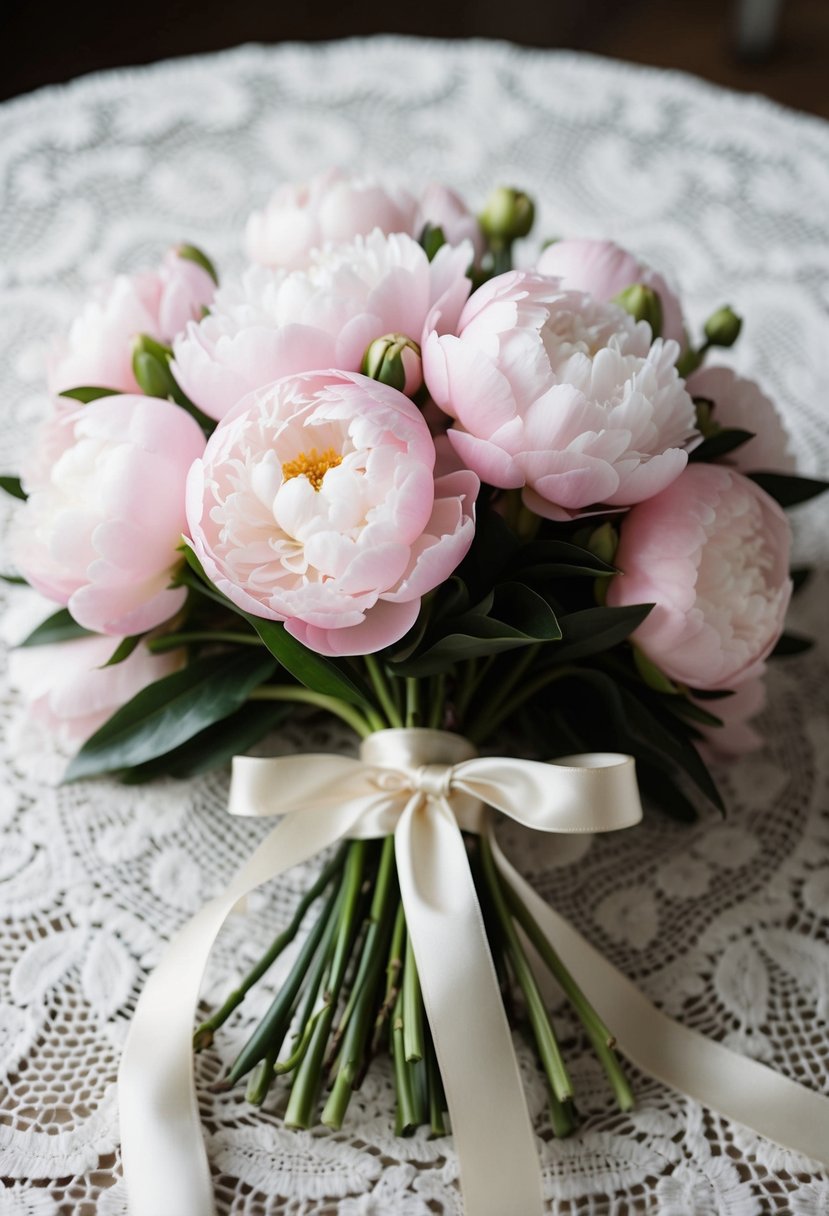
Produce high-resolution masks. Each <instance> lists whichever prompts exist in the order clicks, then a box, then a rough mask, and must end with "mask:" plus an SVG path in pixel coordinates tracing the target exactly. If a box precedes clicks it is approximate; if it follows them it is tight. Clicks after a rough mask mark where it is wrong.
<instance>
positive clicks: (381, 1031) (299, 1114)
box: [194, 836, 633, 1136]
mask: <svg viewBox="0 0 829 1216" xmlns="http://www.w3.org/2000/svg"><path fill="white" fill-rule="evenodd" d="M466 841H467V848H468V851H469V856H470V864H471V867H472V872H473V875H474V878H475V884H476V888H477V893H478V898H479V900H480V903H481V907H482V910H483V914H484V923H485V925H486V930H487V937H488V941H489V945H490V950H491V953H492V958H493V963H494V965H495V969H496V973H497V975H498V978H499V982H500V985H501V988H502V995H503V999H504V1002H505V1006H506V1008H507V1010H508V1011H510V1012H511V1013H512V1014H513V1017H512V1020H513V1021H515V1020H516V1019H515V1016H514V1015H515V1009H516V1004H515V1002H514V999H513V998H514V995H515V994H516V992H520V994H521V998H522V1000H521V1002H520V1007H521V1008H522V1009H523V1019H524V1021H525V1024H526V1028H527V1030H528V1032H529V1035H530V1037H531V1039H532V1041H533V1042H534V1044H535V1048H536V1050H537V1054H538V1058H539V1060H540V1063H541V1065H542V1067H543V1070H544V1073H545V1075H546V1079H547V1083H548V1094H549V1105H550V1117H551V1123H552V1127H553V1131H554V1132H555V1134H556V1135H557V1136H567V1135H569V1134H570V1133H571V1132H572V1131H573V1130H574V1128H575V1126H576V1110H575V1105H574V1100H573V1099H574V1095H573V1086H572V1082H571V1079H570V1076H569V1073H568V1071H567V1067H566V1064H565V1062H564V1059H563V1056H562V1052H561V1047H560V1044H559V1040H558V1037H557V1035H556V1032H555V1029H554V1026H553V1022H552V1019H551V1017H550V1013H549V1011H548V1009H547V1007H546V1005H545V1002H544V1000H543V997H542V994H541V990H540V987H539V982H538V978H537V975H536V972H535V971H534V969H533V965H532V963H531V961H530V958H529V956H528V951H527V948H526V943H527V942H529V943H531V944H532V946H533V947H534V948H535V951H536V953H537V957H538V958H540V959H541V960H542V961H543V964H544V966H545V967H546V968H547V969H548V970H549V971H550V973H551V974H552V976H553V977H554V979H555V980H556V982H557V984H558V986H559V988H560V989H561V991H562V992H563V994H564V996H565V997H566V998H567V1000H568V1001H569V1002H570V1004H571V1006H572V1008H573V1010H574V1011H575V1013H576V1014H577V1016H578V1019H579V1021H580V1022H581V1025H582V1028H583V1031H584V1034H585V1035H586V1037H587V1039H588V1040H589V1042H590V1044H591V1046H592V1048H593V1050H594V1051H595V1053H596V1055H597V1057H598V1059H599V1061H600V1063H601V1065H602V1067H603V1069H604V1071H605V1074H606V1076H607V1079H608V1081H609V1083H610V1085H611V1087H612V1089H613V1092H614V1094H615V1097H616V1101H617V1102H618V1104H619V1107H620V1108H621V1109H622V1110H627V1109H629V1108H630V1107H631V1106H632V1105H633V1095H632V1093H631V1089H630V1086H629V1084H628V1081H627V1079H626V1077H625V1075H624V1072H623V1071H622V1068H621V1065H620V1063H619V1060H618V1058H617V1056H616V1052H615V1050H614V1040H613V1036H612V1035H611V1033H610V1031H609V1030H608V1029H607V1027H606V1026H605V1025H604V1023H603V1022H602V1020H601V1019H600V1017H599V1016H598V1014H597V1013H596V1012H595V1010H594V1009H593V1008H592V1007H591V1006H590V1004H589V1002H588V1001H587V999H586V997H585V996H584V993H583V992H582V991H581V990H580V989H579V987H578V985H577V984H576V983H575V981H574V980H573V978H572V976H571V975H570V974H569V972H568V971H567V970H566V968H565V967H564V965H563V964H562V962H561V960H560V959H559V957H558V956H557V955H556V953H555V951H554V950H553V949H552V947H551V946H550V943H549V942H548V941H547V939H546V937H545V936H544V934H543V933H542V931H541V929H540V928H539V926H538V925H537V923H536V922H535V920H534V919H533V917H532V915H531V913H530V911H529V909H528V908H527V907H526V905H525V904H524V902H523V901H522V900H521V898H520V896H519V895H518V893H517V892H516V891H515V890H514V889H513V888H512V887H511V885H510V884H509V883H508V882H507V881H506V880H505V878H504V876H503V875H502V874H501V873H500V872H499V870H498V869H497V867H496V864H495V860H494V857H493V854H492V849H491V846H490V844H489V841H488V840H487V838H486V837H485V836H467V837H466ZM314 905H319V910H318V911H317V913H316V916H315V918H314V917H312V916H311V915H310V910H311V908H312V906H314ZM306 919H308V921H309V922H310V925H309V927H308V928H307V930H306V932H305V935H304V937H303V939H302V944H301V946H300V947H299V949H298V951H297V953H296V957H295V960H294V963H293V965H292V967H291V969H290V971H289V974H288V976H287V978H286V979H285V981H284V983H283V984H282V986H281V988H280V989H279V992H278V993H277V995H276V997H275V998H274V1000H273V1002H272V1004H271V1006H270V1008H269V1009H268V1011H267V1012H266V1014H265V1016H264V1017H263V1019H262V1020H261V1022H260V1023H259V1025H258V1026H257V1028H256V1030H255V1031H254V1032H253V1034H252V1035H251V1037H250V1038H249V1040H248V1041H247V1043H246V1044H245V1046H244V1047H243V1048H242V1050H241V1052H240V1053H239V1055H238V1056H237V1058H236V1059H235V1061H234V1062H233V1064H232V1065H231V1067H230V1069H229V1070H228V1072H227V1074H226V1076H225V1077H224V1078H223V1079H222V1080H221V1081H219V1082H218V1087H219V1088H221V1089H229V1088H231V1087H232V1086H234V1085H236V1084H238V1083H239V1082H240V1081H241V1080H242V1079H243V1078H244V1077H247V1078H248V1083H247V1097H248V1099H249V1101H251V1102H253V1103H255V1104H257V1105H261V1104H262V1103H263V1102H264V1101H265V1099H266V1097H267V1095H268V1093H269V1091H270V1089H271V1086H272V1085H273V1084H274V1082H275V1081H276V1079H277V1078H278V1077H283V1078H285V1079H286V1082H287V1084H288V1086H289V1091H288V1096H287V1106H286V1109H285V1117H284V1118H285V1123H286V1125H287V1126H288V1127H293V1128H308V1127H310V1126H312V1125H313V1124H314V1123H315V1122H317V1121H318V1120H319V1121H320V1122H322V1123H323V1124H325V1125H326V1126H327V1127H331V1128H340V1127H341V1126H342V1123H343V1120H344V1118H345V1115H346V1111H347V1109H348V1104H349V1102H350V1100H351V1095H352V1094H353V1093H354V1091H355V1090H356V1089H358V1088H359V1086H360V1084H361V1082H362V1079H363V1077H364V1076H365V1073H366V1069H367V1068H368V1066H369V1064H370V1062H371V1060H372V1058H373V1057H374V1056H375V1055H377V1054H378V1053H379V1052H388V1053H390V1055H391V1059H392V1064H393V1070H394V1082H395V1089H396V1094H397V1116H396V1130H397V1133H398V1135H404V1136H405V1135H411V1134H412V1133H413V1132H414V1131H415V1130H416V1129H417V1128H418V1127H420V1126H423V1125H428V1126H429V1127H430V1129H431V1134H432V1135H433V1136H443V1135H445V1134H446V1133H447V1131H448V1130H449V1128H448V1121H447V1118H446V1113H447V1107H446V1099H445V1096H444V1092H443V1086H442V1083H441V1076H440V1069H439V1066H438V1061H437V1057H436V1055H435V1049H434V1045H433V1043H432V1039H431V1035H430V1033H429V1026H428V1022H427V1019H426V1014H425V1010H424V1006H423V999H422V996H421V990H420V983H419V980H418V973H417V964H416V962H415V957H414V952H413V950H412V944H411V941H410V939H409V936H408V934H407V932H406V921H405V915H404V912H403V905H402V903H401V900H400V892H399V888H398V885H397V876H396V869H395V859H394V838H393V837H391V836H389V837H387V838H386V839H385V840H382V841H379V840H378V841H365V840H355V841H350V842H348V843H346V844H344V845H342V846H341V847H340V849H339V850H338V851H337V852H336V853H335V855H334V856H333V857H332V858H331V859H330V860H329V861H328V863H327V864H326V865H325V866H324V868H323V870H322V871H321V873H320V875H319V877H318V879H317V881H316V882H315V883H314V885H313V886H312V887H311V888H310V889H309V890H308V892H307V893H306V894H305V896H304V897H303V899H302V900H301V901H300V903H299V905H298V907H297V909H296V912H295V914H294V916H293V918H292V920H291V921H290V923H289V924H288V925H287V927H286V928H285V929H284V930H283V932H282V933H280V934H279V936H278V937H277V938H276V939H275V940H274V942H273V943H272V945H271V946H270V948H269V949H268V951H267V952H266V953H265V954H264V955H263V957H262V958H261V959H260V961H259V962H258V963H257V964H256V966H255V967H253V968H252V970H251V971H250V972H249V973H248V975H246V976H245V978H244V979H243V980H242V981H241V983H240V984H239V986H238V988H236V989H235V990H234V991H233V992H232V993H231V994H230V995H229V996H228V998H227V1000H226V1001H225V1002H224V1004H223V1005H222V1006H221V1008H219V1009H218V1010H217V1011H216V1012H215V1013H214V1014H213V1015H212V1016H211V1017H210V1018H208V1019H207V1020H206V1021H205V1022H203V1023H202V1024H201V1025H200V1026H199V1027H198V1029H197V1030H196V1032H195V1037H194V1043H195V1047H196V1050H200V1049H202V1048H204V1047H206V1046H208V1045H209V1044H210V1043H211V1042H212V1041H213V1037H214V1034H215V1032H216V1031H217V1030H218V1029H219V1027H221V1026H222V1025H223V1024H224V1023H225V1022H226V1020H227V1019H228V1017H230V1015H231V1014H232V1013H233V1011H234V1010H235V1009H236V1008H237V1007H238V1006H239V1005H240V1004H241V1002H242V1001H243V1000H244V999H245V996H246V995H247V993H248V992H249V991H250V989H251V988H252V987H253V986H254V984H256V983H257V982H258V981H259V980H260V979H261V978H262V976H263V975H264V973H265V972H266V970H267V969H268V968H269V967H270V966H271V964H272V963H273V962H274V961H275V960H276V959H277V958H278V957H279V955H280V954H281V953H282V952H283V951H284V950H285V949H286V947H287V946H288V945H289V944H290V943H291V942H293V941H294V939H295V938H296V937H297V935H298V934H299V932H300V929H301V928H302V926H303V924H304V922H305V920H306Z"/></svg>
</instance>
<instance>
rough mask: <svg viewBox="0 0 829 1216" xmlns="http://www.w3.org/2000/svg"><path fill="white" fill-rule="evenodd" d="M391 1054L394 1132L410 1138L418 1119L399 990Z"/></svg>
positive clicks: (394, 1016) (393, 1015)
mask: <svg viewBox="0 0 829 1216" xmlns="http://www.w3.org/2000/svg"><path fill="white" fill-rule="evenodd" d="M391 1054H392V1060H393V1061H394V1084H395V1089H396V1090H397V1121H396V1130H397V1134H398V1136H410V1135H411V1134H412V1133H413V1132H414V1131H415V1129H416V1128H417V1126H418V1123H419V1119H418V1117H417V1110H416V1109H415V1097H414V1092H413V1089H412V1073H411V1071H410V1069H408V1068H407V1067H406V1052H405V1048H404V1046H403V993H402V992H401V991H400V990H398V993H397V999H396V1000H395V1003H394V1013H393V1014H392V1027H391Z"/></svg>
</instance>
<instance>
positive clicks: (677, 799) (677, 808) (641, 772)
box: [636, 759, 699, 823]
mask: <svg viewBox="0 0 829 1216" xmlns="http://www.w3.org/2000/svg"><path fill="white" fill-rule="evenodd" d="M636 776H637V778H638V779H639V787H640V789H641V790H642V793H643V794H644V795H645V796H646V797H647V798H649V799H652V800H653V801H654V802H655V803H657V805H658V806H659V807H660V809H661V810H663V811H664V812H665V814H666V815H669V816H670V818H671V819H678V820H679V821H680V822H681V823H694V822H695V820H696V819H697V818H698V817H699V816H698V812H697V808H696V807H695V806H694V804H693V802H692V801H691V799H690V798H689V797H688V795H687V794H686V793H685V791H684V790H683V789H681V788H680V786H679V785H678V784H677V783H676V781H674V779H673V778H672V777H671V775H670V774H669V773H665V772H663V771H662V770H661V769H659V768H657V766H656V765H654V764H649V763H648V761H647V760H641V759H637V761H636Z"/></svg>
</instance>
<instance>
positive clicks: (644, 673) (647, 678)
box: [633, 646, 680, 695]
mask: <svg viewBox="0 0 829 1216" xmlns="http://www.w3.org/2000/svg"><path fill="white" fill-rule="evenodd" d="M633 661H634V663H635V664H636V670H637V671H638V672H639V675H640V676H641V677H642V679H643V680H644V682H645V683H646V684H647V686H648V688H652V689H653V690H654V692H664V693H670V694H672V695H676V693H678V692H679V691H680V690H679V688H678V687H677V685H676V684H674V682H673V680H669V679H668V677H667V676H666V675H664V674H663V673H662V672H661V671H660V670H659V668H658V667H657V666H656V664H655V663H652V662H651V660H650V659H649V658H647V656H646V655H645V654H643V652H642V651H641V650H640V649H639V647H638V646H634V647H633Z"/></svg>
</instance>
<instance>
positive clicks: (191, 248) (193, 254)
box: [175, 245, 219, 285]
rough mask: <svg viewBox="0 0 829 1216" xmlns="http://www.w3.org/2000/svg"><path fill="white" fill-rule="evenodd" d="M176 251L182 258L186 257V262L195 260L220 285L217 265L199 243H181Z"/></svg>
mask: <svg viewBox="0 0 829 1216" xmlns="http://www.w3.org/2000/svg"><path fill="white" fill-rule="evenodd" d="M175 252H176V254H177V255H178V256H179V257H180V258H184V260H185V262H195V264H196V265H197V266H201V268H202V270H203V271H204V272H205V274H209V275H210V277H211V279H212V280H213V282H214V283H216V284H217V285H218V282H219V276H218V274H217V273H216V267H215V266H214V265H213V263H212V262H211V260H210V258H209V257H208V256H207V254H206V253H204V252H203V251H202V250H201V249H199V248H198V246H197V245H179V246H177V248H176V250H175Z"/></svg>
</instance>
